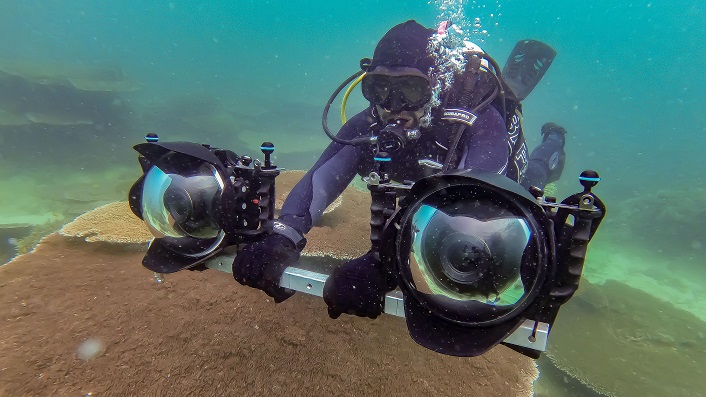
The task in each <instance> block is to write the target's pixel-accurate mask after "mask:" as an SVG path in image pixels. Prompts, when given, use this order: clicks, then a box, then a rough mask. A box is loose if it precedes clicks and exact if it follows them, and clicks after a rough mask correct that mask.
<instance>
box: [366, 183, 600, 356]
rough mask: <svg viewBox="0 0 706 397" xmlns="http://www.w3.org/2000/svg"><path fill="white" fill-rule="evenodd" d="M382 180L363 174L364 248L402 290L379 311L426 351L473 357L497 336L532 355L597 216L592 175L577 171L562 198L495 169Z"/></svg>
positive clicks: (564, 295)
mask: <svg viewBox="0 0 706 397" xmlns="http://www.w3.org/2000/svg"><path fill="white" fill-rule="evenodd" d="M386 178H387V176H386V174H384V173H381V174H378V173H376V172H373V173H371V174H370V176H369V177H367V178H366V180H367V182H368V188H369V190H370V191H371V195H372V205H371V241H372V250H373V252H374V254H375V255H377V256H378V258H379V259H380V263H381V264H382V270H383V271H384V272H386V273H387V275H388V276H389V277H393V278H394V277H396V279H397V284H398V285H399V288H400V290H401V297H400V295H399V292H400V291H393V292H391V293H388V294H387V295H386V297H385V302H384V305H385V312H386V313H389V314H394V315H398V316H403V317H405V319H406V322H407V328H408V331H409V333H410V336H411V337H412V338H413V339H414V340H415V341H416V342H417V343H419V344H420V345H422V346H424V347H426V348H428V349H430V350H433V351H435V352H439V353H442V354H447V355H453V356H478V355H481V354H483V353H485V352H486V351H488V350H489V349H491V348H492V347H494V346H496V345H497V344H499V343H503V344H505V345H507V346H509V347H511V348H512V349H514V350H516V351H518V352H520V353H522V354H525V355H527V356H529V357H532V358H538V357H539V355H540V354H541V352H542V351H545V349H546V344H547V340H548V336H549V331H550V328H551V325H552V324H553V322H554V320H555V318H556V316H557V314H558V312H559V309H560V307H561V305H562V304H563V303H565V302H567V301H568V300H569V299H570V298H571V296H572V295H573V293H574V292H575V291H576V289H577V288H578V285H579V281H580V278H581V273H582V269H583V263H584V259H585V255H586V249H587V245H588V242H589V241H590V240H591V238H592V237H593V235H594V233H595V232H596V229H597V228H598V226H599V224H600V222H601V220H602V219H603V217H604V216H605V211H606V209H605V206H604V205H603V203H602V201H601V200H600V199H599V198H598V197H597V196H596V195H595V194H593V193H592V192H591V188H592V187H593V186H595V185H596V184H597V183H598V181H599V180H600V178H599V177H598V175H597V174H596V173H595V172H593V171H585V172H584V173H582V174H581V176H580V178H579V180H580V183H581V184H582V185H583V187H584V190H583V191H582V192H579V193H576V194H574V195H572V196H570V197H568V198H566V199H565V200H564V201H562V202H561V203H557V202H556V199H554V198H551V197H547V198H545V197H543V192H542V191H541V190H540V189H533V190H532V192H531V194H530V192H528V191H527V190H525V189H524V188H523V187H522V186H520V185H519V184H517V183H515V182H513V181H511V180H510V179H508V178H506V177H504V176H501V175H496V174H486V173H480V172H474V171H459V170H456V171H451V172H444V173H439V174H435V175H432V176H429V177H426V178H423V179H420V180H419V181H417V182H416V183H414V184H398V183H393V182H391V181H389V180H388V179H386Z"/></svg>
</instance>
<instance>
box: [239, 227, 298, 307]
mask: <svg viewBox="0 0 706 397" xmlns="http://www.w3.org/2000/svg"><path fill="white" fill-rule="evenodd" d="M298 259H299V252H298V251H297V250H296V249H295V247H294V243H292V241H291V240H289V239H288V238H286V237H284V236H282V235H279V234H270V235H269V236H267V237H265V238H264V239H263V240H261V241H257V242H255V243H252V244H249V245H247V246H245V247H244V248H242V249H241V250H240V251H238V254H237V255H236V257H235V260H234V261H233V277H234V278H235V280H236V281H237V282H239V283H240V284H242V285H247V286H249V287H253V288H257V289H260V290H262V291H264V292H265V293H266V294H267V295H269V296H271V297H272V298H274V300H275V302H277V303H280V302H282V301H284V300H285V299H287V298H289V297H290V296H292V295H294V291H292V290H290V289H287V288H282V287H280V286H279V281H280V279H281V278H282V273H284V269H286V268H287V266H290V265H292V264H293V263H294V262H296V261H297V260H298Z"/></svg>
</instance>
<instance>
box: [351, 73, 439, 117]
mask: <svg viewBox="0 0 706 397" xmlns="http://www.w3.org/2000/svg"><path fill="white" fill-rule="evenodd" d="M414 71H416V72H417V73H410V72H404V73H386V72H369V73H366V74H365V77H363V80H362V82H361V86H362V90H363V96H364V97H365V99H367V100H368V101H370V102H371V103H373V104H375V105H378V106H381V107H383V108H385V109H387V110H389V111H391V112H399V111H403V110H409V111H415V110H418V109H420V108H421V107H422V106H424V105H425V104H426V103H427V102H429V100H430V99H431V84H430V82H429V78H428V77H426V76H424V75H423V74H422V73H421V72H419V71H418V70H416V69H414Z"/></svg>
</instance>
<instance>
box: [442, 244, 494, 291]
mask: <svg viewBox="0 0 706 397" xmlns="http://www.w3.org/2000/svg"><path fill="white" fill-rule="evenodd" d="M439 261H440V262H441V269H442V271H443V273H444V275H446V276H447V277H448V278H449V279H450V280H451V281H453V282H456V283H463V284H467V283H473V282H476V281H478V280H479V279H481V278H483V277H484V276H485V275H486V274H487V273H488V271H489V270H490V265H491V258H490V252H489V249H488V246H487V244H485V242H484V241H482V240H481V239H479V238H478V237H475V236H468V235H464V234H461V233H451V234H449V235H448V236H447V237H446V238H444V239H443V241H442V242H441V245H440V247H439Z"/></svg>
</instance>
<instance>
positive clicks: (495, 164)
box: [458, 106, 511, 175]
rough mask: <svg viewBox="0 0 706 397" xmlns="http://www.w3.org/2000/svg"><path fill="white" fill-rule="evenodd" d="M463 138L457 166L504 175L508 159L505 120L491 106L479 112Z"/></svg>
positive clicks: (508, 148)
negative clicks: (463, 141) (462, 146)
mask: <svg viewBox="0 0 706 397" xmlns="http://www.w3.org/2000/svg"><path fill="white" fill-rule="evenodd" d="M466 134H468V136H467V138H466V139H465V145H464V148H463V152H462V155H461V160H460V161H459V163H458V164H459V168H462V169H466V170H469V169H474V170H481V171H487V172H493V173H497V174H500V175H505V173H506V171H507V166H508V161H509V160H510V153H511V145H510V138H509V136H508V134H507V130H506V127H505V120H503V118H502V117H501V116H500V112H498V111H497V110H496V109H495V108H494V107H493V106H486V107H485V109H483V110H482V111H480V112H479V114H478V119H477V120H476V123H475V124H474V125H473V127H471V128H470V130H467V132H466Z"/></svg>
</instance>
